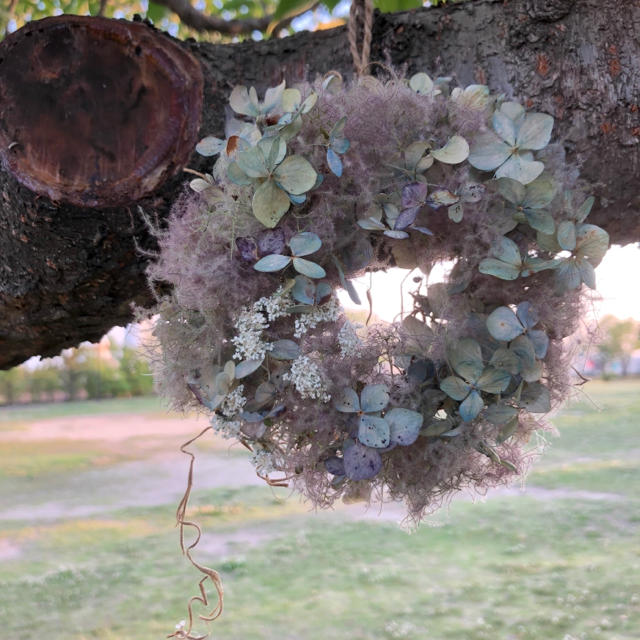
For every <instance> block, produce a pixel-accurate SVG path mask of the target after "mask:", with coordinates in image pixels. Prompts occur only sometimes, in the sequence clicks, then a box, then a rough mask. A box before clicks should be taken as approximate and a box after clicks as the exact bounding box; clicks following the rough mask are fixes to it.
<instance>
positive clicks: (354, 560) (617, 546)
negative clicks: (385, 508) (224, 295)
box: [0, 381, 640, 640]
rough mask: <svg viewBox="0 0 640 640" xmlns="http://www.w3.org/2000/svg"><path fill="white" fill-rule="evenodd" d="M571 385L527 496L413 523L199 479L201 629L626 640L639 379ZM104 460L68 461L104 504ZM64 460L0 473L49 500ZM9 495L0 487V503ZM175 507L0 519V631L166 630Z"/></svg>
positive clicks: (636, 524) (223, 634) (461, 507)
mask: <svg viewBox="0 0 640 640" xmlns="http://www.w3.org/2000/svg"><path fill="white" fill-rule="evenodd" d="M585 391H586V393H587V394H588V396H589V398H586V397H585V398H582V399H581V400H579V401H578V402H575V403H573V404H572V405H571V406H569V407H567V409H565V410H564V411H563V412H562V414H560V415H559V416H557V417H556V419H555V420H554V424H555V425H556V426H557V427H558V429H559V431H560V433H561V435H560V437H559V438H554V439H551V445H550V447H549V449H548V451H547V452H546V454H545V456H544V458H543V459H542V460H541V461H539V463H538V465H537V466H536V468H535V470H534V472H533V473H532V474H531V475H530V477H529V480H528V483H527V484H528V485H529V486H530V487H531V489H532V490H531V492H530V494H529V495H525V496H520V495H503V496H497V497H491V498H489V499H487V500H486V501H485V502H482V503H476V504H473V503H471V502H469V501H465V500H460V501H456V502H454V504H453V505H452V506H451V507H450V508H449V509H445V510H441V511H440V512H438V513H436V514H435V515H434V516H432V517H431V518H429V519H428V520H427V521H426V522H425V523H424V524H423V525H422V526H421V527H420V528H419V530H418V531H415V532H413V533H407V532H405V531H403V530H402V529H400V528H399V527H398V526H397V525H395V524H393V523H390V522H386V521H384V520H381V521H375V520H372V519H369V520H367V521H360V520H357V519H356V518H355V517H354V515H353V512H352V511H351V510H344V509H337V510H336V511H335V512H330V513H320V514H313V513H309V512H308V510H307V508H306V507H305V505H302V504H301V503H300V502H299V501H298V500H297V499H296V498H295V497H287V494H286V492H283V491H281V492H280V493H275V492H274V491H273V490H271V489H269V488H267V487H262V486H252V487H248V486H235V487H227V488H225V487H224V486H220V487H217V488H210V489H207V490H199V491H197V492H196V493H195V494H194V500H193V504H194V508H195V510H196V517H197V519H198V521H199V522H200V524H201V525H202V527H203V530H204V537H203V541H202V550H201V551H200V553H199V555H198V556H197V557H198V559H200V560H202V561H205V562H208V563H210V564H211V566H214V567H216V568H217V569H219V570H220V571H221V573H222V576H223V580H224V586H225V594H226V600H225V605H226V609H225V612H224V615H223V617H222V618H221V619H220V620H218V621H216V622H215V623H213V624H212V625H210V630H211V632H212V637H213V638H225V639H233V640H248V639H251V640H325V639H327V638H331V639H332V640H333V639H335V640H347V639H349V640H364V639H367V640H369V639H370V640H373V639H383V640H384V639H393V638H406V639H415V640H418V639H420V640H426V639H427V638H428V639H433V640H481V639H487V640H488V639H491V640H578V639H580V640H632V639H633V640H637V638H638V637H639V633H638V629H640V535H639V532H640V511H639V509H638V507H639V506H640V499H639V497H638V496H639V493H638V489H639V488H640V474H639V470H640V444H639V443H640V440H639V439H638V432H639V431H640V382H635V381H634V382H624V383H614V382H611V383H600V382H592V383H589V385H587V387H586V389H585ZM67 406H69V407H71V405H67ZM72 410H73V409H72ZM149 410H150V411H156V410H157V409H156V408H154V407H150V408H149ZM38 418H40V416H38ZM0 419H1V418H0ZM20 419H22V418H20ZM114 419H116V420H117V417H114ZM33 444H34V446H37V447H42V446H44V445H43V443H33ZM93 446H96V445H95V443H93ZM23 454H24V452H22V454H21V455H23ZM203 455H206V456H219V455H221V454H220V452H217V451H207V452H206V453H204V454H203ZM240 462H242V460H240ZM51 464H52V465H54V463H53V462H52V463H51ZM110 464H111V463H108V464H106V465H105V467H104V469H101V470H99V473H104V476H100V475H96V473H97V472H94V475H93V476H91V478H92V482H83V478H84V477H85V476H83V475H82V473H85V472H82V473H80V472H77V471H76V472H75V473H77V474H78V475H77V484H74V485H73V486H76V487H77V494H78V495H77V496H76V499H77V500H78V503H79V504H80V503H81V502H82V501H83V500H84V501H85V502H86V503H87V504H91V503H92V502H93V503H96V502H98V501H100V500H102V499H103V496H101V494H100V492H99V491H97V489H96V484H95V483H96V482H97V481H98V480H99V478H101V477H103V478H104V480H105V485H104V486H105V487H107V488H108V486H110V485H108V484H107V481H109V479H110V478H111V475H113V474H116V473H120V472H121V471H120V470H121V469H122V467H121V466H118V464H117V463H115V462H114V463H113V466H112V467H111V466H110ZM149 464H150V465H153V464H156V463H155V462H154V460H152V459H150V460H149ZM179 464H180V465H181V470H182V471H184V470H186V465H185V464H184V460H180V463H179ZM247 464H248V463H247ZM73 473H74V472H73V471H70V470H68V469H66V470H65V469H64V468H62V467H58V468H49V469H39V470H36V471H34V472H33V473H32V475H31V476H30V477H29V478H16V477H13V478H11V482H12V491H13V494H12V495H14V496H18V497H19V499H20V500H21V501H25V500H27V499H28V498H29V496H32V495H42V492H43V491H44V490H45V489H44V487H46V486H50V487H51V489H50V491H49V499H50V500H52V501H53V500H55V499H56V496H55V493H56V487H57V486H58V485H60V486H61V485H62V484H64V483H65V482H67V483H68V482H69V481H70V478H73V477H74V476H73V475H71V476H69V474H73ZM87 473H88V472H87ZM109 474H111V475H109ZM87 477H88V476H87ZM131 480H132V485H131V490H132V491H133V490H135V486H134V484H133V483H134V482H135V478H132V479H131ZM197 481H198V478H197V477H196V482H197ZM21 483H23V484H21ZM38 483H41V485H39V484H38ZM45 483H46V484H45ZM0 484H2V481H1V480H0ZM536 487H541V488H544V489H548V490H552V491H551V492H549V491H546V492H539V493H540V495H538V494H537V493H536V491H535V488H536ZM31 491H36V492H37V493H30V492H31ZM10 499H11V496H10V495H8V494H7V493H6V492H0V500H1V501H2V504H0V513H1V512H2V511H3V509H8V508H9V507H11V506H12V505H11V503H10V502H8V501H9V500H10ZM5 502H7V504H4V503H5ZM23 506H25V505H23ZM107 506H108V505H107ZM174 508H175V503H167V504H162V505H157V504H156V505H154V506H141V507H138V508H131V507H129V508H120V507H118V506H117V504H115V503H114V504H113V505H111V507H110V508H109V509H106V508H105V510H104V511H103V512H101V513H100V514H98V515H95V516H91V517H86V516H84V517H83V516H73V515H70V514H68V513H67V514H65V513H64V510H61V513H60V514H59V515H58V516H57V517H54V518H49V519H36V520H33V519H30V518H26V517H22V518H7V519H5V520H0V621H2V623H1V624H2V629H3V633H2V637H6V638H20V640H32V639H33V640H36V639H38V640H40V639H42V638H45V637H46V638H47V640H88V639H90V638H91V639H95V638H97V639H103V640H107V639H108V640H115V639H117V640H134V639H135V640H143V639H147V638H149V639H151V638H161V637H164V636H165V635H166V634H167V633H170V632H171V631H172V629H173V626H174V625H175V623H176V622H178V621H179V620H181V619H183V618H184V617H185V603H186V599H187V596H189V595H192V594H195V593H196V585H197V579H198V578H197V575H196V573H195V572H194V571H193V570H192V569H190V568H189V566H188V565H187V563H186V561H185V560H184V559H183V558H182V557H181V556H180V553H179V548H178V544H177V542H178V541H177V532H176V530H175V529H174V528H173V512H174ZM3 550H4V557H3V555H2V554H3ZM196 610H197V611H201V610H199V609H196Z"/></svg>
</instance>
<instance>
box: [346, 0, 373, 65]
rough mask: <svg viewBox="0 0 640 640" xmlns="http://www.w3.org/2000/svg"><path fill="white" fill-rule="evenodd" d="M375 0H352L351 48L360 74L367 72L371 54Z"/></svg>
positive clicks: (349, 30) (350, 20) (354, 62)
mask: <svg viewBox="0 0 640 640" xmlns="http://www.w3.org/2000/svg"><path fill="white" fill-rule="evenodd" d="M372 28H373V0H351V9H350V11H349V25H348V34H349V49H350V51H351V57H352V58H353V66H354V67H355V70H356V73H357V74H358V75H359V76H362V75H365V74H366V73H367V68H368V67H369V56H370V55H371V31H372Z"/></svg>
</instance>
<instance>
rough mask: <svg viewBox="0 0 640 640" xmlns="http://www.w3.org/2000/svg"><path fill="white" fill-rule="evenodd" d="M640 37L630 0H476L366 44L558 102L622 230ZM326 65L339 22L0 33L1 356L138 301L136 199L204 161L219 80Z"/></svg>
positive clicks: (142, 295)
mask: <svg viewBox="0 0 640 640" xmlns="http://www.w3.org/2000/svg"><path fill="white" fill-rule="evenodd" d="M63 36H64V37H63ZM639 36H640V0H624V1H623V2H619V1H613V0H474V1H472V2H467V3H462V4H454V5H447V6H445V7H442V8H439V9H428V10H419V11H412V12H406V13H399V14H392V15H382V14H378V15H376V18H375V25H374V34H373V49H372V59H373V60H377V61H383V62H386V63H389V64H392V65H394V66H396V67H399V68H403V67H405V66H406V68H407V71H408V72H410V73H411V72H414V71H417V70H428V71H429V72H431V73H432V74H436V75H454V77H455V79H456V81H457V82H459V83H460V84H469V83H473V82H480V83H486V84H488V85H489V86H490V87H491V88H492V89H493V90H494V91H502V92H504V93H506V94H507V95H508V96H515V97H518V98H519V99H520V100H524V102H525V103H526V105H527V106H528V107H530V108H533V109H536V110H540V111H545V112H548V113H551V114H552V115H554V116H555V118H556V122H557V125H556V130H555V135H556V136H559V137H560V139H562V140H563V142H564V145H565V148H566V150H567V154H568V157H569V158H570V159H571V160H577V161H578V162H579V163H580V164H581V165H582V172H583V175H584V176H585V177H586V178H587V179H589V180H591V181H592V182H593V184H594V186H595V191H596V194H597V195H598V196H599V198H598V202H599V205H598V208H597V210H596V211H594V213H593V214H592V219H593V221H594V222H595V223H596V224H600V225H601V226H603V227H605V228H606V229H607V230H608V231H609V232H610V234H611V236H612V239H613V241H614V242H619V243H628V242H632V241H639V240H640V215H638V211H639V209H640V192H639V190H638V188H637V180H636V175H637V171H638V166H639V160H640V154H639V147H638V145H639V144H640V108H639V106H638V102H640V97H639V96H640V69H638V67H637V65H636V64H635V61H637V60H638V59H640V37H639ZM329 68H332V69H338V70H340V71H341V72H343V73H345V74H347V75H348V74H349V73H350V69H351V59H350V55H349V49H348V45H347V41H346V31H345V29H344V28H339V29H334V30H331V31H324V32H317V33H300V34H297V35H294V36H292V37H290V38H285V39H282V40H269V41H263V42H243V43H240V44H233V45H217V46H216V45H211V44H207V43H197V42H195V41H187V42H183V43H181V42H178V41H176V40H172V39H170V38H169V37H168V36H166V35H164V34H161V33H159V32H157V31H155V30H153V29H152V28H151V27H149V26H147V25H144V24H142V23H137V24H133V23H127V22H123V21H117V22H116V21H110V20H104V19H97V18H96V19H88V18H83V19H79V18H73V17H67V16H61V17H58V18H55V19H47V20H45V21H41V22H39V23H31V24H30V25H27V26H26V27H25V28H24V29H22V30H20V31H19V32H16V33H15V34H12V36H10V37H9V38H7V39H6V40H5V41H4V42H3V43H2V44H0V157H1V158H2V166H3V168H2V171H0V367H9V366H12V365H14V364H17V363H19V362H21V361H22V360H24V359H25V358H27V357H29V356H31V355H34V354H42V355H51V354H55V353H57V352H59V351H60V349H62V348H63V347H66V346H71V345H75V344H78V343H79V342H80V341H82V340H95V339H97V338H99V337H100V336H101V335H102V334H103V333H104V332H105V331H106V330H108V329H109V328H110V327H111V326H113V325H115V324H124V323H126V322H127V321H129V320H130V318H131V311H130V305H131V303H132V302H136V303H138V304H144V303H146V302H148V301H149V300H150V294H149V292H148V290H147V287H146V284H145V279H144V269H145V265H146V262H145V258H144V257H143V256H142V255H141V254H140V253H139V252H138V251H137V250H136V244H135V240H137V242H138V244H139V245H140V246H142V247H144V248H152V247H153V239H152V238H151V237H150V236H149V234H148V233H147V232H146V230H145V228H144V225H143V224H142V221H141V219H140V217H139V215H138V213H137V210H138V206H141V207H143V208H144V209H145V210H146V211H147V212H149V213H153V214H155V215H157V216H158V217H159V218H160V219H162V218H164V217H165V216H166V215H167V213H168V211H169V208H170V206H171V203H172V201H173V200H174V199H175V198H176V197H178V195H179V194H180V193H181V190H182V188H183V187H182V185H183V183H184V181H185V176H184V175H183V174H182V173H181V170H182V168H184V167H185V166H191V167H193V168H196V169H198V168H200V169H202V168H205V167H206V163H205V161H204V159H202V158H199V157H197V156H194V155H191V157H189V152H190V150H191V149H192V148H193V145H194V143H195V141H196V140H197V139H198V137H199V136H200V135H205V134H216V133H217V134H220V133H221V132H222V130H223V121H224V108H223V105H224V104H225V102H226V99H227V96H228V93H229V91H230V89H231V88H232V87H233V86H234V85H235V84H238V83H242V84H247V85H250V84H253V85H255V86H256V87H258V88H264V87H265V86H268V85H273V84H275V83H277V82H279V81H280V80H281V79H282V78H283V77H284V78H286V79H287V80H288V81H295V80H298V79H302V78H306V77H313V76H315V74H317V73H324V72H326V71H327V70H328V69H329ZM200 70H201V71H200ZM201 82H202V84H200V83H201ZM198 129H199V131H198Z"/></svg>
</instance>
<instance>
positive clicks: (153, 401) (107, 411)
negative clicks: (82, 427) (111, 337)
mask: <svg viewBox="0 0 640 640" xmlns="http://www.w3.org/2000/svg"><path fill="white" fill-rule="evenodd" d="M118 413H146V414H149V413H152V414H154V415H156V414H157V415H158V416H161V415H164V414H166V413H167V409H166V408H165V406H164V405H163V404H162V400H161V399H160V398H158V397H156V396H142V397H139V398H113V399H108V400H78V401H77V402H43V403H41V404H28V405H11V406H0V428H3V427H4V426H6V424H12V423H24V422H31V421H34V420H46V419H48V418H64V417H66V416H93V415H112V414H113V415H115V414H118ZM3 423H5V425H3Z"/></svg>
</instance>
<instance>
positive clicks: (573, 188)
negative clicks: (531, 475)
mask: <svg viewBox="0 0 640 640" xmlns="http://www.w3.org/2000/svg"><path fill="white" fill-rule="evenodd" d="M450 85H451V79H450V78H438V79H437V80H435V81H433V80H432V79H431V78H430V77H429V76H428V75H426V74H425V73H418V74H417V75H414V76H413V77H411V78H410V79H409V80H406V79H404V78H398V77H392V78H391V79H390V80H388V81H386V82H383V81H380V80H376V79H374V78H372V77H370V76H368V77H361V78H359V79H357V80H354V82H353V83H351V84H350V85H349V86H345V85H344V83H343V82H342V78H341V77H340V76H339V75H338V74H336V73H330V74H329V75H327V76H326V77H325V78H324V79H322V80H318V81H317V82H316V83H314V84H313V85H301V86H299V87H297V88H289V89H287V88H285V83H284V82H283V83H282V84H281V85H279V86H277V87H274V88H270V89H268V90H267V91H266V94H265V96H264V99H263V100H259V98H258V95H257V93H256V91H255V89H254V88H251V89H249V90H247V88H245V87H236V88H235V89H234V90H233V92H232V94H231V97H230V107H231V110H232V111H233V117H231V118H230V119H229V121H228V125H227V138H226V139H225V140H220V139H218V138H214V137H206V138H204V139H203V140H202V141H201V142H200V143H199V144H198V146H197V151H198V152H199V153H201V154H202V155H205V156H212V157H216V156H217V159H216V160H215V163H214V164H213V168H212V172H211V174H200V175H199V176H198V177H197V178H195V179H194V180H192V182H191V192H190V193H187V194H185V195H184V196H183V197H182V199H181V200H180V201H179V202H178V203H177V204H176V206H175V207H174V209H173V212H172V215H171V218H170V221H169V225H168V229H167V230H166V231H164V232H160V233H159V239H160V247H161V251H160V254H159V256H158V259H157V261H156V262H155V263H154V264H153V265H152V266H151V267H150V271H149V277H150V280H151V282H152V283H154V282H158V281H162V282H169V283H170V284H171V285H172V293H171V295H169V296H165V297H163V298H161V299H160V300H159V302H158V305H157V309H156V311H157V313H158V320H157V322H156V326H155V335H156V336H157V339H158V341H159V344H160V346H161V352H160V353H161V355H160V357H159V358H158V359H157V362H156V363H155V376H156V382H157V385H158V387H159V390H160V392H161V393H162V394H163V395H164V396H165V397H167V398H169V399H170V401H171V403H172V405H173V406H174V407H177V408H182V409H184V408H192V407H199V408H201V409H203V410H206V411H207V412H208V413H210V415H211V424H212V428H213V429H214V430H215V431H216V432H218V433H220V434H222V435H223V436H225V437H229V438H236V439H237V440H239V441H240V442H242V443H243V444H244V445H246V446H247V447H248V448H250V449H251V450H252V452H253V463H254V465H255V467H256V469H257V472H258V474H259V475H260V476H261V477H264V478H265V479H267V480H268V481H269V482H270V483H275V484H283V483H290V484H291V485H292V486H293V487H295V488H296V489H298V490H299V491H301V492H302V493H303V494H304V495H305V496H307V497H308V498H309V499H310V500H311V501H312V502H313V504H314V505H317V506H320V507H326V506H329V505H331V504H332V503H333V502H334V501H335V500H336V499H339V498H355V497H358V498H362V499H365V500H366V499H371V497H372V496H373V497H377V498H379V499H382V496H383V492H384V494H385V495H386V496H387V497H388V498H389V499H392V500H399V499H401V500H404V501H405V503H406V505H407V509H408V514H409V517H411V518H412V519H414V520H416V521H417V520H419V519H420V518H421V517H422V516H423V515H424V514H425V512H426V511H427V510H430V509H433V508H435V507H436V506H437V505H438V504H439V503H440V502H441V501H442V500H443V499H444V498H446V497H447V496H448V495H450V494H451V493H452V492H455V491H457V490H459V489H461V488H463V487H470V488H474V489H476V490H484V489H486V488H487V487H490V486H493V485H496V484H499V483H502V482H506V481H508V480H509V479H511V478H513V477H514V475H516V474H518V473H521V472H522V471H523V470H524V469H525V467H526V463H527V459H528V457H527V454H526V452H525V451H526V450H525V445H526V443H527V441H528V439H529V438H530V436H531V434H532V432H533V431H534V430H535V429H538V428H540V426H541V424H542V423H541V416H542V415H543V414H546V413H548V412H549V411H550V410H551V409H552V408H553V407H555V406H556V405H557V404H558V403H559V402H560V401H561V400H562V399H563V398H565V396H566V395H567V393H568V390H569V387H570V384H571V381H570V375H569V374H570V367H569V361H568V357H567V354H566V349H563V339H564V338H565V337H567V336H569V335H570V334H571V333H572V332H574V330H575V328H576V325H577V323H578V321H579V318H580V313H581V309H582V299H583V297H584V296H583V295H582V293H581V289H582V286H581V285H582V284H583V283H584V284H585V285H587V287H590V288H594V287H595V276H594V267H595V266H597V264H598V263H599V262H600V261H601V259H602V257H603V256H604V254H605V252H606V251H607V248H608V243H609V238H608V235H607V233H606V232H605V231H604V230H603V229H601V228H599V227H596V226H594V225H591V224H587V223H585V219H586V217H587V215H588V214H589V211H590V209H591V207H592V205H593V202H594V199H593V197H591V196H590V195H589V194H588V185H585V184H583V183H581V182H580V180H579V177H578V172H577V170H576V168H575V167H573V166H570V165H568V164H567V163H566V161H565V158H564V153H563V148H562V145H559V144H553V145H550V144H549V143H550V139H551V132H552V127H553V118H552V117H551V116H549V115H546V114H542V113H531V112H526V111H525V109H524V108H523V107H522V106H521V105H520V104H518V103H516V102H512V101H509V100H506V99H505V98H504V96H495V95H491V94H490V92H489V89H488V88H487V87H485V86H480V85H472V86H469V87H467V88H464V89H463V88H453V89H452V88H451V86H450ZM441 262H448V263H451V264H453V267H452V269H451V271H450V274H449V276H448V278H447V281H446V282H444V283H431V284H429V283H428V275H429V273H430V272H431V270H432V269H433V267H434V266H435V265H436V264H437V263H441ZM395 266H398V267H402V268H406V269H418V270H419V271H420V272H422V274H423V276H420V277H416V278H414V283H415V287H414V290H413V291H412V292H411V296H412V299H413V307H412V308H411V309H409V310H407V311H406V312H405V313H403V314H401V315H400V316H399V318H398V320H397V321H396V322H393V323H389V324H380V323H376V324H372V325H369V326H366V327H360V326H357V325H354V324H353V323H352V322H350V321H349V320H348V318H347V317H346V314H345V311H344V309H343V308H342V306H341V304H340V303H339V301H338V299H337V297H336V293H335V292H336V289H337V288H343V289H345V290H346V291H347V292H348V293H349V295H350V296H351V298H352V299H353V300H354V302H356V303H360V300H359V299H358V294H357V292H356V291H355V289H354V287H353V286H352V284H351V282H350V280H351V279H352V278H354V277H355V276H358V275H362V274H363V273H365V272H373V271H377V270H385V269H388V268H390V267H395ZM186 497H188V495H187V496H186ZM181 506H183V507H184V506H186V505H181ZM179 520H180V514H179ZM183 521H184V509H183V511H182V522H181V524H183V523H184V522H183ZM187 524H188V523H187ZM212 579H213V578H212ZM216 584H217V583H216ZM217 586H218V585H217ZM203 595H204V593H203ZM205 600H206V596H205ZM189 629H190V625H189ZM176 633H178V632H176ZM180 633H182V634H183V635H182V637H191V636H190V635H188V634H189V633H190V631H189V632H186V631H184V630H182V631H180Z"/></svg>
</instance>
